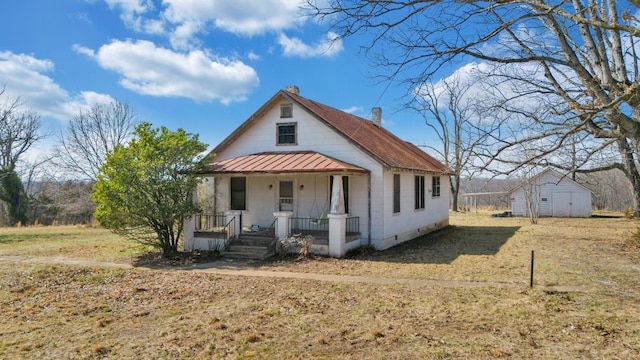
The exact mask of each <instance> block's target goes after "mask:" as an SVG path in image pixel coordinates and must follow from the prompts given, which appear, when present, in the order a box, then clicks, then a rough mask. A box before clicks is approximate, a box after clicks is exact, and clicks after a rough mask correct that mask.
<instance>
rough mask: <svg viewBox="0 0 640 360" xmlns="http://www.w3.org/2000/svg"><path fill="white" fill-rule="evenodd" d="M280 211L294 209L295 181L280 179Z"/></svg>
mask: <svg viewBox="0 0 640 360" xmlns="http://www.w3.org/2000/svg"><path fill="white" fill-rule="evenodd" d="M278 204H279V208H280V211H293V181H280V197H279V201H278Z"/></svg>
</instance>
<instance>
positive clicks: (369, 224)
mask: <svg viewBox="0 0 640 360" xmlns="http://www.w3.org/2000/svg"><path fill="white" fill-rule="evenodd" d="M367 206H368V209H367V218H368V221H367V246H371V171H369V177H368V178H367Z"/></svg>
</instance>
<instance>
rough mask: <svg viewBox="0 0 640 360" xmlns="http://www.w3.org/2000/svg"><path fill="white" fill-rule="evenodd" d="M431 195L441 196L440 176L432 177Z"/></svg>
mask: <svg viewBox="0 0 640 360" xmlns="http://www.w3.org/2000/svg"><path fill="white" fill-rule="evenodd" d="M431 179H432V180H431V196H433V197H439V196H440V176H434V177H432V178H431Z"/></svg>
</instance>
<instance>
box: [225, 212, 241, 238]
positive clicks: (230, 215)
mask: <svg viewBox="0 0 640 360" xmlns="http://www.w3.org/2000/svg"><path fill="white" fill-rule="evenodd" d="M224 214H225V216H226V217H227V218H226V220H227V224H228V223H229V221H231V219H233V218H236V221H235V222H234V225H235V227H234V229H233V231H234V232H235V234H236V235H238V234H240V233H241V232H242V231H241V230H242V229H241V228H240V225H241V224H240V216H241V215H242V211H240V210H229V211H225V213H224Z"/></svg>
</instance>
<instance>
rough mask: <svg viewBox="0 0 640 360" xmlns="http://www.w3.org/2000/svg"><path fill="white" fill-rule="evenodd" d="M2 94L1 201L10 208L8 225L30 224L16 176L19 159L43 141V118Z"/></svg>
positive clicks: (8, 209)
mask: <svg viewBox="0 0 640 360" xmlns="http://www.w3.org/2000/svg"><path fill="white" fill-rule="evenodd" d="M4 96H5V88H3V89H2V90H0V200H2V201H3V202H4V203H5V205H6V206H7V213H8V215H9V221H10V223H11V224H12V225H13V224H15V223H17V222H21V223H23V224H24V223H26V222H27V205H28V197H27V194H26V192H25V189H24V185H23V184H22V180H21V178H20V176H19V175H18V173H17V172H16V165H17V164H18V161H19V160H20V158H21V157H22V156H23V155H24V153H25V152H27V150H29V149H30V148H31V146H32V145H33V144H34V143H36V142H37V141H38V140H40V139H42V137H44V135H42V134H41V133H40V132H39V130H40V126H41V122H40V115H38V114H37V113H35V112H33V111H28V110H27V111H24V110H22V109H21V107H22V103H21V102H20V99H19V98H16V99H6V98H3V97H4Z"/></svg>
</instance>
